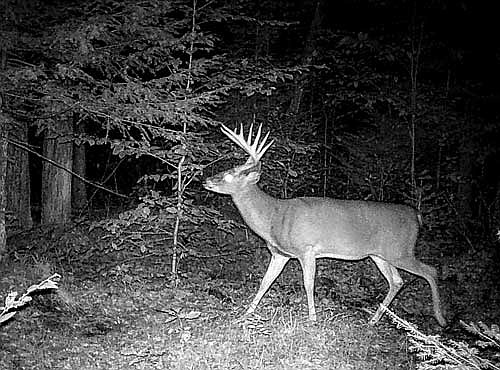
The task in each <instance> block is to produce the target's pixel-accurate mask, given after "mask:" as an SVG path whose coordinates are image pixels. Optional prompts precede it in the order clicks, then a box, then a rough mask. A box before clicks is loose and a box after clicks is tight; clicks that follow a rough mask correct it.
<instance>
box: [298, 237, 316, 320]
mask: <svg viewBox="0 0 500 370" xmlns="http://www.w3.org/2000/svg"><path fill="white" fill-rule="evenodd" d="M299 262H300V265H301V266H302V276H303V278H304V288H305V290H306V296H307V307H308V309H309V321H316V307H315V306H314V277H315V276H316V256H315V255H314V251H313V248H312V247H308V249H307V250H306V252H305V253H304V255H303V256H301V257H300V258H299Z"/></svg>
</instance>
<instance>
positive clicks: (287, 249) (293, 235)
mask: <svg viewBox="0 0 500 370" xmlns="http://www.w3.org/2000/svg"><path fill="white" fill-rule="evenodd" d="M221 126H222V127H221V130H222V132H223V133H224V134H225V135H226V136H227V137H228V138H229V139H230V140H231V141H232V142H234V143H235V144H236V145H237V146H239V147H240V148H241V149H243V150H244V151H245V152H246V153H247V154H248V155H249V157H248V160H247V161H246V162H245V163H244V164H243V165H240V166H236V167H234V168H232V169H230V170H227V171H223V172H221V173H218V174H216V175H215V176H212V177H210V178H208V179H206V180H205V182H204V183H203V186H204V187H205V189H207V190H209V191H213V192H216V193H219V194H226V195H230V196H231V197H232V200H233V203H234V204H235V205H236V207H237V209H238V211H239V212H240V214H241V216H242V218H243V220H244V222H245V223H246V224H247V226H248V227H249V228H250V229H251V230H252V231H254V232H255V234H257V235H258V236H259V237H261V238H262V239H263V240H264V241H265V242H266V246H267V248H268V249H269V251H270V252H271V260H270V262H269V266H268V268H267V271H266V273H265V274H264V277H263V278H262V282H261V284H260V287H259V289H258V291H257V294H256V296H255V298H254V299H253V300H252V302H251V303H250V305H249V306H248V309H247V310H246V312H245V313H244V315H243V316H244V317H245V316H248V315H251V314H252V313H254V311H255V309H256V308H257V306H258V304H259V302H260V301H261V299H262V297H263V296H264V294H265V293H266V292H267V290H268V289H269V287H270V286H271V285H272V284H273V282H274V281H275V280H276V278H277V277H278V276H279V275H280V274H281V272H282V270H283V268H284V267H285V265H286V263H287V262H288V261H289V260H290V259H291V258H296V259H298V261H299V263H300V266H301V267H302V273H303V284H304V288H305V292H306V297H307V306H308V310H309V312H308V313H309V317H308V318H309V320H310V321H313V322H314V321H316V319H317V315H316V308H315V304H314V279H315V275H316V259H318V258H325V257H326V258H334V259H340V260H346V261H347V260H351V261H355V260H362V259H365V258H370V259H371V260H373V262H374V263H375V265H376V266H377V267H378V269H379V270H380V272H381V274H382V275H383V276H384V278H385V279H386V280H387V283H388V285H389V291H388V293H387V295H386V296H385V298H384V300H383V302H382V306H384V307H389V305H390V304H391V302H392V301H393V299H394V298H395V297H396V295H397V294H398V292H399V291H400V289H401V288H402V287H403V284H404V282H403V279H402V278H401V276H400V275H399V272H398V269H401V270H405V271H407V272H410V273H411V274H413V275H416V276H419V277H421V278H423V279H425V280H426V281H427V283H428V284H429V286H430V289H431V293H432V301H433V309H434V316H435V318H436V320H437V322H438V323H439V325H441V326H446V320H445V318H444V317H443V314H442V312H441V304H440V298H439V291H438V287H437V284H436V279H437V272H436V269H435V268H434V267H431V266H429V265H427V264H425V263H423V262H420V261H419V260H417V259H416V257H415V245H416V242H417V236H418V233H419V228H420V221H419V217H420V216H419V213H418V212H417V211H416V210H415V209H414V208H412V207H410V206H407V205H400V204H393V203H385V202H375V201H364V200H340V199H333V198H326V197H325V198H323V197H300V198H291V199H279V198H275V197H272V196H271V195H269V194H267V193H266V192H264V191H263V190H262V189H261V188H260V187H259V186H258V182H259V179H260V176H261V161H260V160H261V158H262V157H263V156H264V154H265V153H266V151H267V150H268V149H269V148H270V147H271V145H272V144H273V143H274V140H271V141H270V142H268V143H267V144H266V142H267V140H268V138H269V134H270V132H267V134H266V135H265V136H264V137H263V139H262V140H261V134H262V124H260V125H259V128H258V130H257V133H256V135H255V138H254V139H252V137H253V133H252V130H253V124H252V125H251V126H250V130H249V133H248V136H247V138H246V139H245V136H244V131H243V125H242V124H241V125H240V130H239V132H237V128H235V129H234V130H230V129H229V128H227V127H226V126H225V125H223V124H222V125H221ZM382 306H379V307H378V309H377V311H376V312H375V314H374V315H373V316H372V317H371V319H370V320H369V324H371V325H375V324H376V323H377V322H378V321H379V320H380V318H381V317H382V316H383V313H384V309H383V307H382Z"/></svg>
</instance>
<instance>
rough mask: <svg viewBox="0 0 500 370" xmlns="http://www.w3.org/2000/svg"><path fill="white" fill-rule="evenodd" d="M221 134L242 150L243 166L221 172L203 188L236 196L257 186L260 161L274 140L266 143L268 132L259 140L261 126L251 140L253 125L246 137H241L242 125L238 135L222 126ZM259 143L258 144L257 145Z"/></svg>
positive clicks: (206, 182)
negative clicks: (243, 152)
mask: <svg viewBox="0 0 500 370" xmlns="http://www.w3.org/2000/svg"><path fill="white" fill-rule="evenodd" d="M221 130H222V132H223V133H224V134H225V135H226V136H227V137H228V138H229V139H231V141H233V142H234V143H235V144H236V145H238V146H239V147H240V148H241V149H243V150H244V151H245V152H246V153H247V154H248V155H249V157H248V159H247V161H246V162H245V164H243V165H241V166H237V167H234V168H232V169H230V170H227V171H224V172H221V173H219V174H217V175H215V176H213V177H211V178H209V179H207V180H206V181H205V183H204V184H203V186H204V187H205V188H206V189H207V190H211V191H215V192H217V193H221V194H238V193H241V192H243V191H244V190H245V189H247V188H248V187H249V186H251V185H255V184H257V182H258V181H259V179H260V171H261V165H260V159H261V158H262V156H263V155H264V154H265V152H266V151H267V150H268V149H269V147H270V146H271V145H272V144H273V143H274V140H272V141H271V142H269V143H267V145H266V141H267V139H268V137H269V132H268V133H267V134H266V135H265V136H264V138H263V139H262V140H260V137H261V134H262V125H259V128H258V130H257V134H256V135H255V138H254V139H252V134H253V132H252V131H253V124H252V125H251V126H250V131H249V132H248V137H247V139H245V137H244V135H243V125H240V131H239V133H237V132H236V130H234V131H233V130H230V129H229V128H227V127H226V126H224V125H222V128H221ZM259 142H260V143H259Z"/></svg>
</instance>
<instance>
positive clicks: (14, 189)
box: [5, 122, 33, 230]
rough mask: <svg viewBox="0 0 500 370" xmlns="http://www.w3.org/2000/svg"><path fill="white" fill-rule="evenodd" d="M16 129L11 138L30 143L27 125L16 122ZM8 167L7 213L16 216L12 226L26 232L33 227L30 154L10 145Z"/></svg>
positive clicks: (11, 131)
mask: <svg viewBox="0 0 500 370" xmlns="http://www.w3.org/2000/svg"><path fill="white" fill-rule="evenodd" d="M14 124H15V125H16V126H15V129H14V130H10V132H9V138H10V139H13V140H15V141H17V142H20V143H27V142H28V127H27V125H26V123H21V122H15V123H14ZM8 157H9V158H11V160H10V161H9V163H8V165H7V177H6V183H5V187H6V194H7V211H8V212H9V213H11V214H13V215H14V218H15V222H14V223H13V224H12V225H11V226H13V227H15V228H16V229H21V230H26V229H31V228H32V227H33V219H32V218H31V187H30V173H29V160H28V153H27V152H26V151H25V150H22V149H19V148H17V147H15V146H14V145H9V150H8Z"/></svg>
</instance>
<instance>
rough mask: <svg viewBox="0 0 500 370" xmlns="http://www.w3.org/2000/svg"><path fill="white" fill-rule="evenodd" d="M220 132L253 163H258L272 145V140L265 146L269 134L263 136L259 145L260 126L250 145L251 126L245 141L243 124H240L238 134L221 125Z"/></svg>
mask: <svg viewBox="0 0 500 370" xmlns="http://www.w3.org/2000/svg"><path fill="white" fill-rule="evenodd" d="M221 130H222V132H223V133H224V134H225V135H226V136H227V137H228V138H230V139H231V140H232V141H233V142H234V143H235V144H236V145H238V146H239V147H240V148H241V149H243V150H244V151H245V152H247V153H248V155H250V157H251V158H252V159H253V160H254V162H255V163H257V162H259V160H260V159H261V158H262V156H263V155H264V153H265V152H266V151H267V149H269V147H270V146H271V145H273V143H274V140H271V142H270V143H268V144H267V145H265V144H266V141H267V138H268V137H269V132H268V133H267V134H266V136H264V139H262V141H261V142H260V144H259V140H260V135H261V131H262V124H260V125H259V129H258V130H257V135H256V136H255V139H254V141H253V143H252V130H253V124H252V125H250V131H249V132H248V138H247V139H246V140H245V137H244V136H243V124H240V132H239V133H236V129H235V130H234V131H233V130H230V129H229V128H227V127H226V126H224V125H222V128H221Z"/></svg>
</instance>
